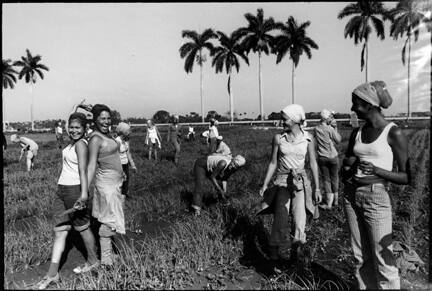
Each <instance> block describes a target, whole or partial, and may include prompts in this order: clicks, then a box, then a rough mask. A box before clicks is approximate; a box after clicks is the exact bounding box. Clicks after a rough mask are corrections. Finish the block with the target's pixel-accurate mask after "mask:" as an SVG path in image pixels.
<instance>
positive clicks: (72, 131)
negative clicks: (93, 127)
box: [68, 119, 85, 141]
mask: <svg viewBox="0 0 432 291" xmlns="http://www.w3.org/2000/svg"><path fill="white" fill-rule="evenodd" d="M68 129H69V137H70V138H71V139H72V140H75V141H76V140H79V139H80V138H82V137H83V136H84V132H85V128H84V126H83V125H82V124H81V122H80V121H79V120H76V119H73V120H71V121H70V122H69V126H68Z"/></svg>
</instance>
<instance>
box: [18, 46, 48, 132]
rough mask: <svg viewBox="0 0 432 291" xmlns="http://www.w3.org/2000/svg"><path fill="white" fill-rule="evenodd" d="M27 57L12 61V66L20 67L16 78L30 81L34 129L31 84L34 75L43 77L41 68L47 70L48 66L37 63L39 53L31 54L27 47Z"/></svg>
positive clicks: (34, 79)
mask: <svg viewBox="0 0 432 291" xmlns="http://www.w3.org/2000/svg"><path fill="white" fill-rule="evenodd" d="M26 52H27V57H21V61H16V62H14V66H18V67H22V68H21V71H20V72H19V75H18V78H19V79H20V80H21V79H22V77H25V81H26V83H30V94H31V98H32V100H31V105H30V117H31V126H32V130H34V120H33V86H34V84H35V83H36V77H37V75H39V77H40V78H41V79H43V78H44V75H43V72H42V70H45V71H49V69H48V67H47V66H45V65H43V64H41V63H39V62H40V61H41V59H42V57H41V56H40V55H36V56H32V54H31V53H30V51H29V49H26Z"/></svg>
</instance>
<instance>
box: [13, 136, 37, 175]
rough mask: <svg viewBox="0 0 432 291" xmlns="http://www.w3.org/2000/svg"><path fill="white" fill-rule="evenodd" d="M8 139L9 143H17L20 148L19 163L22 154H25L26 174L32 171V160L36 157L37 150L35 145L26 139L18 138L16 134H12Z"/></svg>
mask: <svg viewBox="0 0 432 291" xmlns="http://www.w3.org/2000/svg"><path fill="white" fill-rule="evenodd" d="M10 139H11V142H13V143H19V144H20V146H21V155H20V157H19V161H21V158H22V156H23V155H24V153H26V152H27V172H30V171H31V170H34V159H35V157H36V156H37V152H38V149H39V147H38V145H37V143H36V142H35V141H34V140H32V139H30V138H28V137H25V136H19V135H18V134H12V135H11V137H10Z"/></svg>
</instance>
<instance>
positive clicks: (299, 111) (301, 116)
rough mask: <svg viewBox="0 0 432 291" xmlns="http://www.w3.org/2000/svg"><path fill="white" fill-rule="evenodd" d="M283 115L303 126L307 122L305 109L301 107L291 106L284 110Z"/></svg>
mask: <svg viewBox="0 0 432 291" xmlns="http://www.w3.org/2000/svg"><path fill="white" fill-rule="evenodd" d="M281 113H282V114H283V115H284V116H285V117H286V118H289V119H291V120H292V121H294V122H295V123H299V124H300V125H303V124H304V122H305V121H306V115H305V112H304V109H303V107H302V106H301V105H298V104H291V105H288V106H287V107H285V108H284V109H282V111H281Z"/></svg>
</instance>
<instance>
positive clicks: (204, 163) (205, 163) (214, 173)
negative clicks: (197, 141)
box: [192, 155, 246, 216]
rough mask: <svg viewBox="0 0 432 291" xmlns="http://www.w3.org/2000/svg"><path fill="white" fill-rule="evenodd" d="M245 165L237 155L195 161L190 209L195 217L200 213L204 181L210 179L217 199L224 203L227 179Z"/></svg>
mask: <svg viewBox="0 0 432 291" xmlns="http://www.w3.org/2000/svg"><path fill="white" fill-rule="evenodd" d="M245 164H246V160H245V158H244V157H242V156H241V155H237V156H235V157H234V158H232V156H231V155H215V156H212V157H210V156H209V157H202V158H199V159H197V160H196V161H195V165H194V177H195V189H194V193H193V200H192V209H193V210H194V212H195V215H196V216H198V215H200V213H201V208H202V204H203V194H204V181H205V180H206V179H207V178H208V179H210V180H211V181H212V183H213V185H214V186H215V187H216V190H217V191H218V193H219V195H218V196H219V198H220V199H221V200H222V201H226V200H227V196H226V195H227V187H228V178H229V177H231V175H232V174H234V173H235V172H236V171H237V170H238V169H239V168H241V167H243V166H244V165H245ZM219 181H220V182H219ZM219 183H221V184H222V185H220V184H219Z"/></svg>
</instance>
